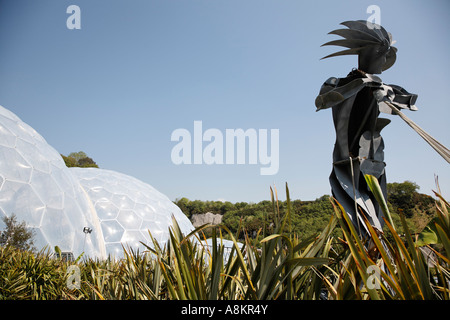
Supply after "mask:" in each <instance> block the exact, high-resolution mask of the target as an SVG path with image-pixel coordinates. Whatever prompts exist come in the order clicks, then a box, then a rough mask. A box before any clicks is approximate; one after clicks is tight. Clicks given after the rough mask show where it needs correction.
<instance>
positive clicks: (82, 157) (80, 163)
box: [61, 151, 98, 168]
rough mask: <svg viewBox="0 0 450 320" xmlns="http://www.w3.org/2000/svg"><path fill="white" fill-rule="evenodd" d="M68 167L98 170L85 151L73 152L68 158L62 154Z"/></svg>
mask: <svg viewBox="0 0 450 320" xmlns="http://www.w3.org/2000/svg"><path fill="white" fill-rule="evenodd" d="M61 156H62V158H63V159H64V162H65V163H66V166H67V167H69V168H70V167H80V168H98V165H97V164H96V163H95V161H94V160H92V158H90V157H88V156H87V155H86V153H84V152H83V151H78V152H72V153H70V154H69V155H68V156H65V155H63V154H61Z"/></svg>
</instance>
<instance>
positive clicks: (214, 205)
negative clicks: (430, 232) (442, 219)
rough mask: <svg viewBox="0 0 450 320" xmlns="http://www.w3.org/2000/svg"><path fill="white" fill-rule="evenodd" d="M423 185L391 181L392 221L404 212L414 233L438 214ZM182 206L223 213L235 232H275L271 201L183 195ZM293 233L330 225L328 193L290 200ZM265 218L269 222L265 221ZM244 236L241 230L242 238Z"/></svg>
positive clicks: (283, 205) (197, 211)
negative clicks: (234, 200) (188, 197)
mask: <svg viewBox="0 0 450 320" xmlns="http://www.w3.org/2000/svg"><path fill="white" fill-rule="evenodd" d="M419 189H420V187H419V186H418V185H417V184H416V183H414V182H411V181H404V182H401V183H398V182H394V183H388V185H387V190H388V206H389V210H390V212H391V213H393V220H394V222H397V223H396V224H397V225H401V223H400V220H399V217H398V214H397V213H398V212H399V211H402V212H403V213H404V215H405V217H406V221H407V223H408V226H409V228H410V230H411V232H413V233H418V232H420V231H421V230H422V229H423V228H424V227H425V226H426V225H427V224H428V222H429V221H430V220H431V219H432V218H433V216H434V214H435V209H434V206H435V200H434V199H433V198H432V197H431V196H429V195H426V194H422V193H419V192H418V191H419ZM174 202H175V204H176V205H178V206H179V207H180V209H181V210H182V211H183V212H184V213H185V214H186V215H187V216H188V218H191V217H192V215H194V214H202V213H206V212H211V213H214V214H221V215H223V219H222V224H223V225H225V226H226V227H227V228H228V229H229V230H230V231H231V232H233V234H236V233H237V232H238V229H239V228H240V229H241V230H246V232H247V233H248V235H249V236H250V237H253V238H254V237H255V236H256V235H257V233H258V231H259V230H263V229H264V228H265V230H266V234H270V233H271V232H272V231H273V226H274V224H273V221H274V218H275V217H274V212H275V211H274V208H273V205H272V202H271V201H268V200H265V201H261V202H258V203H247V202H237V203H231V202H228V201H227V202H221V201H201V200H189V199H187V198H181V199H177V200H176V201H174ZM290 203H291V210H292V211H291V212H292V214H291V220H290V221H291V230H290V231H291V232H292V233H295V234H297V235H298V236H299V237H300V238H303V239H304V238H307V237H309V236H311V235H313V234H316V233H317V232H320V231H321V230H323V228H325V226H326V225H327V223H328V221H329V219H330V216H331V215H332V214H333V207H332V204H331V202H330V199H329V195H323V196H322V197H320V198H317V199H315V200H313V201H302V200H291V202H290ZM286 208H287V202H286V201H278V208H277V210H278V209H279V212H280V215H281V217H283V216H284V215H285V214H286ZM265 221H266V222H265ZM243 237H244V235H243V234H242V233H241V234H240V238H243Z"/></svg>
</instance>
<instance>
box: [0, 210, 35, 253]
mask: <svg viewBox="0 0 450 320" xmlns="http://www.w3.org/2000/svg"><path fill="white" fill-rule="evenodd" d="M3 223H4V224H5V226H6V227H5V230H3V231H1V232H0V246H5V247H7V246H12V247H15V248H17V249H20V250H27V251H33V250H34V249H35V248H34V241H33V236H34V232H33V230H31V229H29V228H27V226H26V223H25V221H23V222H21V223H18V222H17V218H16V215H15V214H14V213H13V214H12V215H11V217H9V218H8V217H4V218H3Z"/></svg>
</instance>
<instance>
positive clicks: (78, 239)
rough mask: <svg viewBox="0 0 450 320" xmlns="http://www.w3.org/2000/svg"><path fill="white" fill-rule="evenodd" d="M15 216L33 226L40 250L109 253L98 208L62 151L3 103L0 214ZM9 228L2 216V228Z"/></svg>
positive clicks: (0, 141) (1, 109)
mask: <svg viewBox="0 0 450 320" xmlns="http://www.w3.org/2000/svg"><path fill="white" fill-rule="evenodd" d="M12 214H15V215H16V217H17V220H18V221H25V222H26V224H27V226H28V227H30V228H32V229H34V233H35V237H34V244H35V247H36V248H37V249H41V248H43V247H45V246H48V247H49V249H50V250H53V249H54V247H55V246H59V247H60V249H61V251H63V252H64V251H66V252H72V253H73V255H74V256H75V257H77V256H78V255H80V254H81V253H82V252H85V254H86V255H89V256H95V257H104V256H105V247H104V243H103V236H102V235H101V232H93V233H91V234H85V233H84V232H83V229H84V228H85V227H89V228H91V229H93V230H100V231H101V229H100V227H99V222H98V218H97V216H96V212H95V210H94V209H93V207H92V206H91V203H90V201H89V199H88V198H87V196H86V194H85V192H84V190H83V189H82V188H81V186H80V184H79V183H78V181H77V180H76V179H75V178H74V177H73V176H72V174H71V173H70V171H69V169H68V168H67V167H66V165H65V163H64V161H63V159H62V157H61V155H60V154H59V153H58V152H57V151H56V150H55V149H53V148H52V147H51V146H50V145H49V144H48V143H47V142H46V141H45V139H44V138H43V137H42V136H40V135H39V134H38V133H37V132H36V131H35V130H34V129H33V128H31V127H30V126H29V125H27V124H26V123H24V122H23V121H21V120H20V119H19V117H17V116H16V115H15V114H13V113H12V112H11V111H9V110H7V109H5V108H3V107H2V106H0V218H3V217H4V216H8V217H10V216H11V215H12ZM4 227H5V225H4V223H3V221H2V220H0V230H3V229H4Z"/></svg>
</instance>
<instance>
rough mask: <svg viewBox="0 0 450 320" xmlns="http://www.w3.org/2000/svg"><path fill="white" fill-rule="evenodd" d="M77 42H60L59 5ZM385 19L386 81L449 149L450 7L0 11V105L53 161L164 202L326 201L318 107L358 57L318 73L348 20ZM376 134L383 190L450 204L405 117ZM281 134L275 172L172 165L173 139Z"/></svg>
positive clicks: (165, 5) (118, 3)
mask: <svg viewBox="0 0 450 320" xmlns="http://www.w3.org/2000/svg"><path fill="white" fill-rule="evenodd" d="M72 4H75V5H78V6H79V7H80V9H81V29H80V30H69V29H68V28H67V27H66V20H67V18H68V17H69V14H67V13H66V9H67V7H68V6H69V5H72ZM372 4H375V5H378V6H379V7H380V9H381V24H382V25H383V26H384V27H385V28H386V29H387V30H388V31H389V32H391V33H392V34H393V37H394V39H395V40H397V43H396V45H395V46H396V47H397V48H398V56H397V62H396V64H395V65H394V66H393V67H392V68H391V69H389V70H387V71H386V72H384V73H383V74H382V75H381V78H382V79H383V81H384V82H385V83H388V84H390V83H392V84H397V85H400V86H402V87H404V88H405V89H406V90H408V91H410V92H413V93H416V94H418V95H419V98H418V100H417V106H418V108H419V111H416V112H414V113H412V112H408V114H407V116H408V117H410V118H411V119H412V120H413V121H415V122H416V123H418V124H419V125H420V126H422V127H423V128H424V129H425V130H426V131H428V132H429V133H430V134H431V135H433V136H434V137H435V138H437V139H438V140H439V141H440V142H442V143H443V144H444V145H446V146H447V147H449V146H450V129H449V128H450V127H449V120H450V103H449V101H448V100H449V96H448V92H449V90H450V83H449V81H448V74H449V70H450V68H449V67H450V59H449V52H450V37H448V34H447V33H448V30H450V20H449V19H448V13H449V11H450V5H449V2H448V1H445V0H442V1H437V0H433V1H411V0H408V1H400V0H397V1H373V0H371V1H356V0H355V1H320V2H318V1H310V2H305V1H299V0H297V1H289V0H283V1H275V0H257V1H256V0H241V1H237V0H231V1H224V0H221V1H219V0H184V1H181V0H177V1H175V0H146V1H140V0H133V1H125V0H114V1H111V0H108V1H106V0H89V1H87V0H71V1H63V0H58V1H54V0H51V1H50V0H49V1H48V0H39V1H35V0H33V1H31V0H6V1H5V0H4V1H0V48H1V56H0V105H2V106H4V107H5V108H7V109H10V110H11V111H12V112H14V113H15V114H17V115H18V116H19V117H20V118H21V119H22V120H23V121H25V122H27V123H28V124H29V125H31V126H32V127H33V128H35V129H36V130H37V131H38V132H39V133H40V134H41V135H42V136H43V137H44V138H45V139H46V140H47V142H48V143H50V144H51V145H52V146H53V147H54V148H55V149H56V150H58V151H59V152H60V153H62V154H68V153H70V152H72V151H79V150H83V151H85V152H86V153H87V154H88V155H89V156H90V157H92V158H93V159H94V160H95V161H96V162H97V163H98V164H99V166H100V167H102V168H105V169H111V170H116V171H120V172H123V173H126V174H129V175H132V176H135V177H137V178H139V179H141V180H143V181H144V182H147V183H149V184H151V185H152V186H154V187H155V188H156V189H158V190H160V191H161V192H163V193H164V194H166V195H167V196H168V197H169V198H171V199H172V200H174V199H175V198H180V197H187V198H189V199H192V200H194V199H201V200H218V199H222V200H229V201H232V202H237V201H246V202H258V201H261V200H266V199H269V197H270V194H269V187H270V186H271V185H275V186H276V187H277V189H278V190H279V197H280V198H281V199H284V198H285V192H284V184H285V183H286V182H287V183H288V184H289V189H290V193H291V197H292V198H294V199H302V200H312V199H315V198H317V197H320V196H322V195H324V194H330V187H329V183H328V176H329V174H330V171H331V160H332V159H331V154H332V150H333V144H334V139H335V135H334V127H333V124H332V118H331V110H323V111H320V112H317V113H316V112H315V106H314V99H315V97H316V95H317V93H318V90H319V88H320V86H321V84H322V83H323V82H324V81H325V80H326V79H327V78H328V77H330V76H336V77H345V76H346V75H347V73H348V72H349V71H350V70H351V69H352V68H353V67H356V66H357V58H356V57H355V56H347V57H338V58H332V59H326V60H320V58H321V57H323V56H325V55H327V54H329V53H331V52H334V51H335V50H336V49H337V48H336V47H320V45H321V44H323V43H324V42H327V41H330V40H332V39H335V38H337V37H334V36H332V35H327V33H328V32H329V31H331V30H334V29H337V28H338V27H339V23H340V22H342V21H346V20H357V19H367V18H368V17H369V16H370V14H368V13H367V12H366V9H367V7H368V6H369V5H372ZM386 117H387V118H389V119H391V120H392V122H391V124H390V125H389V126H387V127H386V128H385V129H384V130H383V138H384V142H385V161H386V163H387V167H386V170H387V179H388V182H402V181H404V180H411V181H414V182H416V183H417V184H419V186H420V187H421V189H420V191H421V192H423V193H427V194H431V190H432V189H435V184H434V175H435V174H437V175H438V176H439V180H440V185H441V189H442V190H443V193H444V195H446V196H447V197H449V195H450V170H449V165H448V163H447V162H445V160H443V159H442V158H441V157H440V156H439V155H437V154H436V153H435V152H434V151H433V150H432V149H431V147H429V146H428V145H427V144H426V143H425V142H424V141H423V140H422V139H421V138H420V137H419V136H418V135H417V134H416V133H415V132H414V131H413V130H412V129H411V128H409V127H408V126H407V125H406V124H405V123H404V122H403V121H402V120H401V119H399V118H398V117H393V116H386ZM196 120H200V121H202V124H203V130H206V129H208V128H217V129H219V130H220V131H222V132H223V133H225V130H226V129H236V128H242V129H244V130H246V129H249V128H254V129H268V130H270V129H279V134H280V138H279V148H280V151H279V160H280V165H279V171H278V173H277V174H276V175H271V176H261V175H260V167H261V165H259V164H258V165H250V164H244V165H206V164H203V165H178V166H177V165H175V164H173V163H172V161H171V150H172V148H173V147H174V146H175V144H176V142H172V141H171V140H170V137H171V133H172V132H173V131H174V130H175V129H178V128H185V129H187V130H189V131H190V132H193V126H194V121H196Z"/></svg>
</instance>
